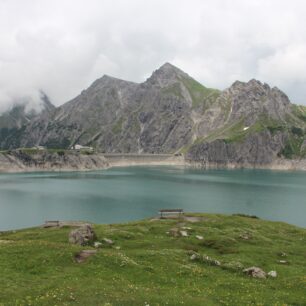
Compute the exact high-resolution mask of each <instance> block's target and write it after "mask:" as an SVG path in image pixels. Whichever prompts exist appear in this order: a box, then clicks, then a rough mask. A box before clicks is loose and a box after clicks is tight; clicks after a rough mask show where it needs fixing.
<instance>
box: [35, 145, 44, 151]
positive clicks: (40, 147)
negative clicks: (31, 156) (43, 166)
mask: <svg viewBox="0 0 306 306" xmlns="http://www.w3.org/2000/svg"><path fill="white" fill-rule="evenodd" d="M32 149H35V150H39V151H43V150H46V147H44V146H35V147H33V148H32Z"/></svg>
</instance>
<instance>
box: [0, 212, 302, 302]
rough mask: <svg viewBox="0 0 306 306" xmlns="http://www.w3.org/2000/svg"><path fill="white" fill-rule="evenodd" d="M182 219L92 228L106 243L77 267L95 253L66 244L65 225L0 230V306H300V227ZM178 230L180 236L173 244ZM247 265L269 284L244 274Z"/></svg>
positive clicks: (229, 219)
mask: <svg viewBox="0 0 306 306" xmlns="http://www.w3.org/2000/svg"><path fill="white" fill-rule="evenodd" d="M188 216H192V217H191V218H190V217H187V218H185V219H184V220H169V219H167V220H159V219H151V220H149V219H148V220H143V221H139V222H132V223H126V224H110V225H94V230H95V232H96V235H97V240H98V241H103V238H108V239H111V240H113V242H114V244H112V245H105V246H102V247H101V248H99V249H97V253H96V254H94V255H93V256H91V257H89V258H87V260H85V261H84V262H82V263H78V262H77V261H76V260H75V256H76V254H78V253H79V252H80V251H81V250H88V249H94V247H91V246H84V247H82V246H76V245H71V244H69V243H68V234H69V232H70V231H71V227H67V226H66V227H62V228H31V229H25V230H18V231H10V232H2V233H1V234H0V271H1V273H0V305H151V306H152V305H306V296H305V295H306V293H305V285H306V283H305V280H306V279H305V277H306V230H305V229H302V228H298V227H295V226H292V225H288V224H285V223H281V222H270V221H263V220H259V219H256V218H249V217H245V216H224V215H208V214H192V215H191V214H188ZM177 230H181V231H185V232H186V233H187V235H188V236H187V237H182V236H179V237H175V236H176V235H173V233H174V234H176V233H177ZM196 236H202V237H203V239H201V240H200V239H198V238H199V237H198V238H197V237H196ZM193 254H199V255H201V256H200V259H198V260H192V259H191V256H192V255H193ZM202 255H207V256H209V258H210V259H211V260H205V259H203V258H206V257H205V256H202ZM193 257H194V258H195V257H197V258H198V255H197V256H193ZM215 260H216V261H219V262H220V265H215V264H214V261H215ZM282 262H284V263H282ZM251 266H257V267H260V268H262V269H263V270H264V271H266V272H269V271H271V270H275V271H276V272H277V277H276V278H270V277H267V278H266V279H255V278H252V277H250V276H247V275H245V274H244V273H243V272H242V270H243V268H247V267H251Z"/></svg>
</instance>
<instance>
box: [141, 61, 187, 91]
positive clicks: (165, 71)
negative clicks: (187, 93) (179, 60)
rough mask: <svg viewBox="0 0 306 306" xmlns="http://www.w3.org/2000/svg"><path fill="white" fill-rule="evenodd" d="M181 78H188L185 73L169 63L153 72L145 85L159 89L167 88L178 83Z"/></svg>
mask: <svg viewBox="0 0 306 306" xmlns="http://www.w3.org/2000/svg"><path fill="white" fill-rule="evenodd" d="M182 77H184V78H190V77H189V76H188V74H187V73H185V72H184V71H182V70H180V69H179V68H177V67H175V66H174V65H172V64H170V63H165V64H164V65H162V66H161V67H160V68H159V69H157V70H155V71H154V72H153V74H152V75H151V77H150V78H149V79H147V81H146V83H149V84H151V85H155V86H159V87H167V86H169V85H172V84H173V83H176V82H178V81H179V80H180V79H181V78H182Z"/></svg>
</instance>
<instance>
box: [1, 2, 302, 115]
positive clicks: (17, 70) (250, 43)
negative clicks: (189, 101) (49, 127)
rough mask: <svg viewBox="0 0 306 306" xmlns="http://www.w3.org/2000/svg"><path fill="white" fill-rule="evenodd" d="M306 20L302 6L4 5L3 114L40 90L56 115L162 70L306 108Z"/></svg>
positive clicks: (2, 31)
mask: <svg viewBox="0 0 306 306" xmlns="http://www.w3.org/2000/svg"><path fill="white" fill-rule="evenodd" d="M305 16H306V1H302V0H301V1H298V0H290V1H288V0H285V1H284V0H232V1H230V0H219V1H218V0H211V1H208V0H185V1H180V0H110V1H108V0H97V1H94V0H85V1H81V0H59V1H57V0H48V1H45V0H37V1H35V0H27V1H22V0H0V109H4V108H5V107H7V105H9V104H11V103H12V101H15V100H16V99H19V98H20V97H25V96H31V97H34V98H35V97H36V96H37V92H38V90H39V89H42V90H44V91H45V92H46V93H47V94H48V95H49V96H50V98H51V100H52V102H53V103H54V104H56V105H60V104H62V103H64V102H66V101H68V100H69V99H71V98H73V97H74V96H76V95H77V94H79V93H80V92H81V90H83V89H84V88H86V87H88V86H89V85H90V84H91V83H92V82H93V81H94V80H95V79H97V78H99V77H101V76H102V75H103V74H109V75H112V76H115V77H118V78H123V79H127V80H131V81H136V82H142V81H144V80H145V78H147V77H148V76H149V75H150V74H151V73H152V71H153V70H155V69H157V68H158V67H159V66H161V65H162V64H163V63H165V62H171V63H172V64H174V65H176V66H178V67H179V68H181V69H182V70H184V71H185V72H187V73H188V74H189V75H191V76H193V77H194V78H195V79H197V80H198V81H200V82H201V83H202V84H204V85H206V86H209V87H214V88H219V89H224V88H226V87H228V86H230V85H231V84H232V83H233V82H234V81H235V80H237V79H238V80H242V81H247V80H249V79H251V78H256V79H259V80H261V81H263V82H267V83H269V84H270V85H271V86H277V87H279V88H280V89H282V90H283V91H285V92H286V93H287V94H288V95H289V97H290V98H291V101H292V102H295V103H300V104H306V30H305V29H306V17H305Z"/></svg>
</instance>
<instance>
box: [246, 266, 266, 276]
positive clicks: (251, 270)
mask: <svg viewBox="0 0 306 306" xmlns="http://www.w3.org/2000/svg"><path fill="white" fill-rule="evenodd" d="M243 273H245V274H247V275H250V276H252V277H254V278H266V277H267V273H266V272H265V271H263V270H262V269H260V268H258V267H250V268H247V269H244V270H243Z"/></svg>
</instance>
